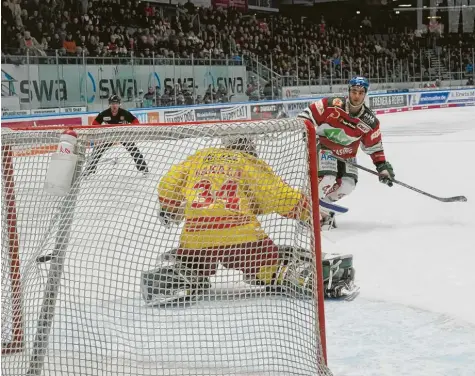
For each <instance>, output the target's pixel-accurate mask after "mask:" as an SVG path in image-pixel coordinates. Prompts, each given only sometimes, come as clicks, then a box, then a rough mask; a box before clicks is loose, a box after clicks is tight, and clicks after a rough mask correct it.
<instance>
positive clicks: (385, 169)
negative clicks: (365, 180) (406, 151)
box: [376, 162, 396, 187]
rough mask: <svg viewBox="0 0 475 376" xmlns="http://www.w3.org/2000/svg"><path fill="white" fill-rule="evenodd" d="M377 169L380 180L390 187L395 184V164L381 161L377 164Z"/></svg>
mask: <svg viewBox="0 0 475 376" xmlns="http://www.w3.org/2000/svg"><path fill="white" fill-rule="evenodd" d="M376 170H377V171H378V173H379V175H380V176H379V181H380V182H381V183H383V184H386V185H387V186H389V187H392V186H393V182H392V179H394V177H395V176H396V175H395V174H394V170H393V166H391V163H389V162H380V163H377V164H376Z"/></svg>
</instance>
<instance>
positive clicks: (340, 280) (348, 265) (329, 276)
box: [323, 253, 359, 298]
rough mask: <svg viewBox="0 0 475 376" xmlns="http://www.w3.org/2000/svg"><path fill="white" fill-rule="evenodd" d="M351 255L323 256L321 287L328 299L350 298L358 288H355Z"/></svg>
mask: <svg viewBox="0 0 475 376" xmlns="http://www.w3.org/2000/svg"><path fill="white" fill-rule="evenodd" d="M354 280H355V269H354V268H353V255H338V254H329V253H327V254H324V257H323V286H324V290H325V296H327V297H330V298H341V297H350V296H353V295H355V294H356V293H357V292H358V290H359V288H358V287H356V286H355V283H354Z"/></svg>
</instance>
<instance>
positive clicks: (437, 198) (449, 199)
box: [333, 154, 467, 202]
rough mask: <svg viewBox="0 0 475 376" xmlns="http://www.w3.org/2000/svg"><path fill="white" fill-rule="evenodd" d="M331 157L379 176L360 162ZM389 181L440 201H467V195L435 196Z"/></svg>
mask: <svg viewBox="0 0 475 376" xmlns="http://www.w3.org/2000/svg"><path fill="white" fill-rule="evenodd" d="M333 157H334V158H335V159H336V160H338V161H341V162H345V163H347V164H349V165H351V166H353V167H356V168H359V169H360V170H363V171H366V172H369V173H370V174H373V175H376V176H381V175H380V174H379V173H378V172H376V171H373V170H371V169H370V168H367V167H364V166H361V165H360V164H358V163H354V162H351V161H348V160H346V159H343V158H341V157H338V156H336V155H335V154H333ZM391 181H392V182H393V183H394V184H398V185H400V186H402V187H404V188H407V189H410V190H411V191H414V192H417V193H420V194H422V195H424V196H427V197H430V198H432V199H434V200H437V201H440V202H466V201H467V197H465V196H452V197H438V196H435V195H432V194H430V193H428V192H425V191H423V190H421V189H418V188H416V187H413V186H410V185H409V184H406V183H403V182H402V181H399V180H396V179H391Z"/></svg>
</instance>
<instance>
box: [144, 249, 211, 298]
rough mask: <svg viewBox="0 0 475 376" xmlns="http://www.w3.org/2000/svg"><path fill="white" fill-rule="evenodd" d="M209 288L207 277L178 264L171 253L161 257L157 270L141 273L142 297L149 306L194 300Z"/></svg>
mask: <svg viewBox="0 0 475 376" xmlns="http://www.w3.org/2000/svg"><path fill="white" fill-rule="evenodd" d="M210 287H211V285H210V283H209V279H208V278H207V277H202V276H198V275H197V273H196V271H194V270H191V269H189V268H186V267H185V266H184V265H182V264H180V262H179V261H178V260H177V259H176V258H175V255H174V252H173V251H170V252H166V253H165V254H163V255H162V257H161V258H160V261H159V265H157V268H155V269H153V270H149V271H146V272H143V273H142V284H141V289H142V296H143V298H144V300H145V302H146V303H147V305H151V306H154V305H161V306H165V305H176V304H179V303H183V302H188V301H191V300H195V299H196V298H197V297H198V296H199V295H202V294H203V293H204V292H206V291H208V290H209V289H210Z"/></svg>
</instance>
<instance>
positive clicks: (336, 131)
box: [298, 97, 386, 163]
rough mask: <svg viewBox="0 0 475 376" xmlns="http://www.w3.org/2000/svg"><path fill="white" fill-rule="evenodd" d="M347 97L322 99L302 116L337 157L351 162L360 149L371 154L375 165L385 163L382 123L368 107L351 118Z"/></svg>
mask: <svg viewBox="0 0 475 376" xmlns="http://www.w3.org/2000/svg"><path fill="white" fill-rule="evenodd" d="M349 112H350V111H349V103H348V101H347V98H345V97H328V98H322V99H320V100H318V101H316V102H314V103H312V104H310V106H309V107H308V108H307V109H305V110H304V111H303V112H302V113H300V114H299V115H298V116H299V117H302V118H305V119H308V120H310V121H311V122H312V123H313V124H314V125H315V127H316V130H317V135H318V137H319V141H320V145H321V146H322V147H323V148H325V149H328V150H331V151H332V152H333V153H334V154H335V155H337V156H339V157H342V158H345V159H348V158H352V157H354V156H356V153H357V152H358V147H359V146H360V145H361V148H362V149H363V151H364V152H365V153H366V154H369V155H370V156H371V158H372V159H373V162H374V163H378V162H385V161H386V157H385V155H384V149H383V143H382V139H381V129H380V127H379V120H378V118H377V117H376V115H374V113H373V112H372V111H371V110H370V109H369V108H368V107H366V106H365V105H363V106H362V107H361V110H360V111H359V112H358V114H356V115H350V114H349Z"/></svg>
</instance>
